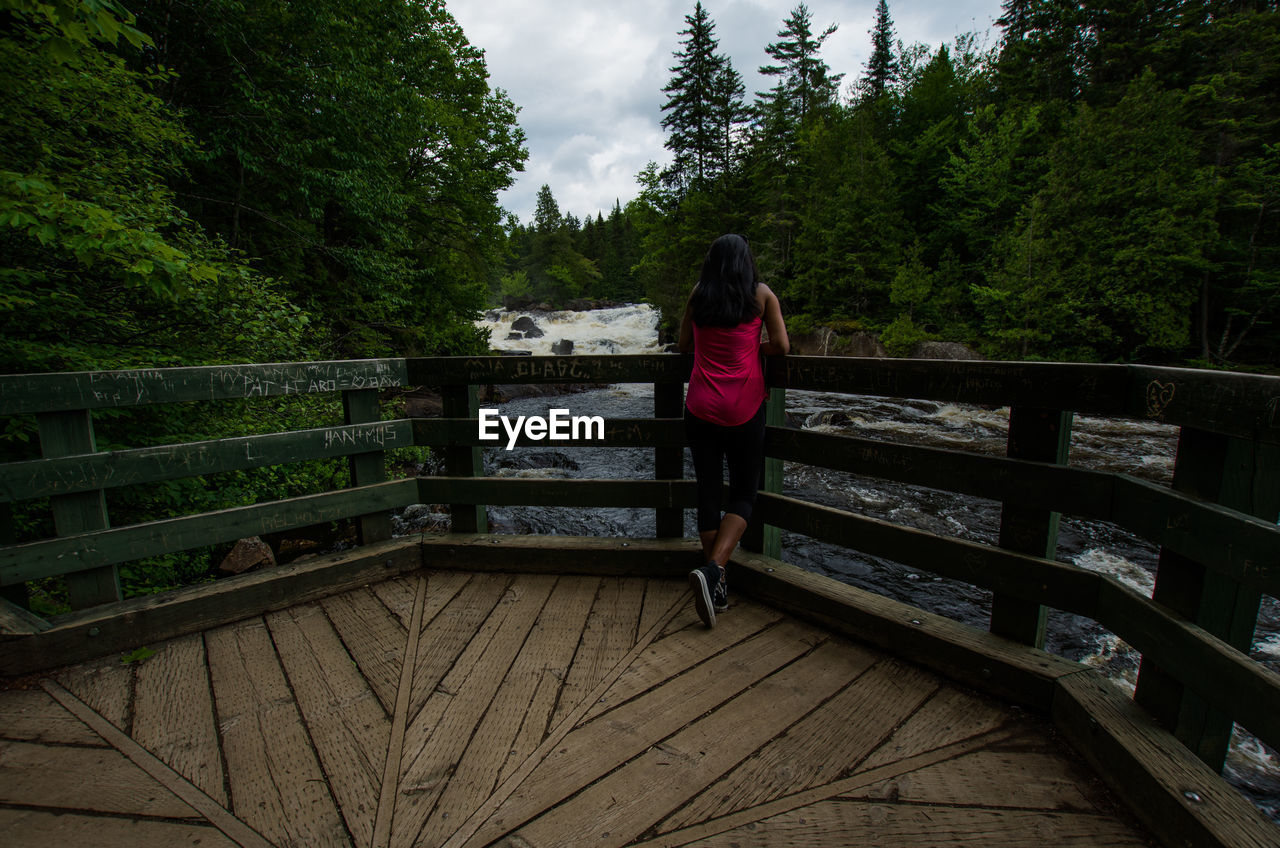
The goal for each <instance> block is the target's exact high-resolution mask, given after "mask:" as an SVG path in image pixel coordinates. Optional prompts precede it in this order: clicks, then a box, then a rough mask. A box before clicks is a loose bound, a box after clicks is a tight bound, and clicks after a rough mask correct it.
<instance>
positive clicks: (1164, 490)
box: [0, 354, 1280, 767]
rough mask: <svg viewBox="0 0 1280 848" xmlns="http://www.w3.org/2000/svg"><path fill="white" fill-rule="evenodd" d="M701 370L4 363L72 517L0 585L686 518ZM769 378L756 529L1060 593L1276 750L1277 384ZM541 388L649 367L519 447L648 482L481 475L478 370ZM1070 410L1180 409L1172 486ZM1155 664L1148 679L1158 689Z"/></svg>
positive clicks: (1166, 419)
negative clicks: (333, 477) (979, 413)
mask: <svg viewBox="0 0 1280 848" xmlns="http://www.w3.org/2000/svg"><path fill="white" fill-rule="evenodd" d="M691 367H692V360H691V357H689V356H684V355H674V354H645V355H630V356H589V357H574V356H570V357H560V356H554V357H547V356H536V357H535V356H504V357H435V358H404V359H379V360H365V361H354V362H316V363H278V364H267V365H237V366H209V367H200V368H177V369H154V370H130V371H108V372H82V373H77V374H47V375H10V376H0V414H3V415H5V416H22V415H34V416H36V419H37V421H38V423H39V427H40V431H41V445H40V447H41V450H42V452H43V454H44V456H43V458H38V459H37V458H30V459H23V460H21V461H16V462H10V463H7V464H4V465H0V506H3V505H5V504H12V503H16V502H20V501H29V500H33V499H40V498H49V499H50V504H51V508H52V510H53V512H54V515H55V518H56V519H57V533H58V535H57V537H55V538H50V539H42V540H35V541H28V542H25V543H23V544H16V545H8V546H6V547H3V548H0V586H4V587H12V586H16V585H17V584H20V583H23V582H26V581H30V580H37V579H45V578H49V577H58V576H66V578H67V579H68V580H69V581H70V580H72V579H75V580H78V581H81V582H80V583H77V584H76V585H77V586H82V588H81V589H79V590H78V594H77V592H73V593H72V598H73V605H74V606H76V607H77V608H79V607H82V606H85V605H89V604H93V603H100V602H102V601H104V600H108V601H109V600H111V592H110V591H105V592H104V591H102V590H101V587H102V585H104V584H107V583H109V582H110V580H109V579H105V578H104V575H108V572H109V570H110V569H111V568H114V567H116V566H119V565H121V564H124V563H127V562H130V561H134V560H138V559H146V558H149V557H155V556H159V555H163V554H172V553H177V552H180V551H184V550H189V549H192V548H198V547H203V546H208V545H214V544H222V543H226V542H231V541H235V540H236V539H239V538H243V537H245V536H252V535H260V534H263V533H270V532H282V531H287V530H292V529H297V528H301V527H306V526H311V525H315V524H322V523H326V522H331V521H339V520H352V519H354V520H358V521H359V522H360V528H361V540H362V541H376V540H378V539H385V538H387V537H389V535H390V527H389V521H388V519H387V514H388V512H389V511H391V510H395V509H400V508H403V507H405V506H408V505H409V504H411V503H443V504H448V505H450V508H451V511H452V513H453V515H454V529H455V530H458V531H470V532H474V531H476V530H483V529H484V523H485V513H484V509H483V508H484V506H486V505H495V506H496V505H543V506H560V507H570V508H572V507H583V506H600V507H631V508H642V509H653V510H655V513H656V516H657V520H658V525H657V526H658V533H657V535H659V536H672V535H676V536H678V535H682V527H683V522H682V518H681V516H682V514H683V511H684V510H686V509H688V508H690V507H691V506H693V504H694V484H693V482H692V481H689V480H684V479H681V478H682V477H683V460H682V448H683V443H684V431H683V422H682V420H681V418H680V415H681V410H682V402H683V383H684V382H686V381H687V379H688V376H689V373H690V369H691ZM767 378H768V382H769V384H770V385H771V386H772V387H774V389H775V392H774V393H773V394H774V397H775V398H776V399H775V401H773V403H774V404H775V406H774V408H773V409H771V412H770V422H771V424H770V426H769V427H768V428H767V436H766V455H767V456H768V457H769V458H770V462H771V463H773V465H772V466H771V468H772V470H771V471H770V477H769V478H768V480H769V481H770V482H768V485H766V486H765V488H764V490H763V491H762V493H761V496H760V508H759V510H758V512H759V520H758V521H757V522H756V523H755V524H754V525H753V527H754V531H753V532H755V533H756V535H755V537H754V538H755V543H756V544H757V545H760V544H762V542H761V541H760V540H761V539H764V538H767V537H764V536H762V535H760V532H759V525H760V523H761V522H763V523H764V524H768V525H770V526H771V527H774V528H780V529H782V530H786V531H788V532H792V533H799V534H803V535H806V536H811V537H813V538H816V539H820V540H822V541H825V542H829V543H832V544H838V545H842V546H846V547H850V548H853V549H856V550H858V551H861V552H863V553H866V554H869V555H872V556H876V557H882V558H884V559H888V560H892V561H895V562H899V563H902V564H904V565H908V566H910V567H912V568H914V569H919V570H922V571H928V572H931V573H934V574H938V575H941V576H944V577H947V578H950V579H953V580H959V581H963V582H965V583H969V584H972V585H974V586H979V587H982V588H985V589H988V590H990V591H992V592H993V593H994V598H995V601H994V606H993V619H992V629H993V630H996V631H997V632H1001V633H1002V634H1003V635H1009V636H1011V637H1013V638H1017V639H1020V640H1022V641H1026V642H1029V643H1032V644H1036V642H1037V626H1038V627H1039V628H1040V632H1041V633H1042V631H1043V620H1044V619H1043V610H1044V609H1045V608H1054V609H1059V610H1064V611H1067V612H1071V613H1075V614H1078V615H1082V616H1086V617H1088V618H1090V619H1092V620H1094V621H1096V622H1098V623H1099V624H1101V625H1102V626H1103V627H1105V628H1107V629H1108V630H1110V631H1112V632H1114V633H1115V634H1117V635H1118V636H1120V637H1121V638H1123V639H1124V640H1125V641H1126V642H1128V643H1129V644H1131V645H1133V646H1134V647H1135V648H1136V649H1137V650H1139V651H1141V652H1142V655H1143V660H1144V668H1143V674H1142V676H1140V679H1139V696H1140V697H1139V700H1140V701H1141V702H1143V704H1144V706H1147V707H1148V708H1152V709H1153V711H1154V712H1156V713H1157V715H1158V717H1160V718H1161V720H1162V721H1164V722H1165V723H1166V724H1167V725H1169V726H1171V727H1176V728H1177V730H1178V733H1179V736H1180V737H1181V738H1182V739H1183V741H1184V742H1185V743H1186V744H1188V746H1189V747H1191V748H1192V749H1193V750H1196V751H1197V752H1198V753H1200V754H1201V756H1202V757H1204V758H1205V759H1206V761H1209V762H1211V764H1215V765H1216V766H1218V767H1220V766H1221V760H1220V755H1221V753H1222V752H1223V751H1224V750H1225V748H1224V743H1222V740H1221V737H1222V736H1223V732H1224V731H1223V729H1222V728H1223V726H1224V725H1223V721H1225V722H1226V725H1225V726H1226V728H1227V731H1226V732H1227V733H1229V728H1230V721H1232V720H1234V721H1238V722H1240V723H1241V724H1242V725H1244V726H1245V727H1247V728H1248V729H1249V730H1250V731H1252V732H1253V733H1255V734H1256V735H1257V736H1258V737H1259V738H1261V739H1263V740H1264V741H1266V742H1268V743H1269V744H1271V745H1275V746H1277V747H1280V675H1277V674H1276V673H1275V672H1273V671H1270V670H1269V669H1267V668H1266V667H1264V666H1263V665H1262V664H1260V663H1257V662H1254V661H1253V660H1251V659H1250V658H1249V657H1248V655H1247V649H1248V640H1247V639H1246V638H1244V636H1243V635H1242V634H1246V633H1247V634H1248V636H1251V635H1252V630H1253V622H1254V621H1255V620H1256V616H1257V604H1258V600H1259V599H1260V598H1261V596H1262V595H1264V594H1265V595H1269V596H1272V597H1276V596H1277V595H1278V594H1280V528H1277V526H1276V517H1277V516H1276V515H1275V514H1274V513H1275V512H1276V511H1277V510H1280V502H1277V501H1280V498H1277V497H1274V496H1273V495H1272V494H1271V491H1270V490H1269V489H1267V486H1268V485H1270V486H1271V488H1272V489H1274V488H1275V487H1274V483H1273V482H1272V483H1270V484H1268V483H1267V482H1266V481H1268V480H1270V481H1273V480H1274V479H1275V478H1274V477H1270V476H1266V475H1271V474H1275V473H1277V472H1280V447H1278V446H1280V379H1277V378H1273V377H1261V376H1254V375H1237V374H1223V373H1218V372H1208V371H1195V370H1186V369H1172V368H1156V367H1148V366H1135V365H1090V364H1082V365H1077V364H1063V363H992V362H937V361H920V360H882V359H858V358H825V357H785V358H782V357H775V358H771V359H770V360H769V362H768V363H767ZM539 383H551V384H571V383H577V384H613V383H649V384H652V385H653V386H654V396H655V397H654V416H653V417H648V418H625V419H606V420H605V421H604V422H603V438H599V439H595V438H592V439H585V440H578V441H574V440H572V439H570V440H564V441H558V442H556V441H549V440H547V439H545V438H543V439H537V438H533V437H530V436H529V435H525V434H522V435H520V436H519V437H518V438H517V439H516V441H515V446H517V447H527V446H547V445H549V444H560V445H566V446H568V445H574V444H591V445H595V446H604V447H641V448H651V449H653V450H654V463H655V473H654V477H655V478H656V479H648V480H566V479H554V480H548V479H536V480H535V479H520V478H486V477H484V476H483V469H482V466H481V463H480V459H479V456H480V454H479V451H480V450H481V449H482V448H484V447H486V446H488V447H495V446H496V447H500V448H505V447H506V446H507V436H506V434H505V433H503V434H502V436H501V438H500V439H499V440H497V441H487V440H485V439H482V438H480V433H479V429H478V417H477V416H478V402H477V400H476V392H475V389H476V387H477V386H482V385H493V384H539ZM406 386H434V387H439V389H440V390H441V394H442V397H443V401H444V411H443V416H442V417H439V418H430V419H423V418H416V419H412V420H410V419H397V420H382V419H381V409H380V406H379V402H378V398H379V392H380V391H383V390H388V389H399V388H402V387H406ZM784 389H789V390H798V391H813V392H824V393H837V394H855V395H875V396H883V397H892V398H903V399H921V400H930V401H937V402H944V403H967V404H981V405H990V406H997V405H998V406H1008V407H1010V409H1011V410H1012V411H1011V415H1010V437H1009V438H1010V446H1009V455H1008V456H1003V457H1002V456H987V455H981V454H976V453H970V452H965V451H962V450H954V449H943V448H933V447H922V446H915V445H909V444H897V443H888V442H884V441H879V440H874V439H867V438H858V437H853V436H844V435H835V434H829V433H818V432H810V431H800V430H796V429H792V428H788V427H785V426H781V422H782V417H781V416H782V412H781V408H780V405H779V404H780V403H781V402H782V397H783V396H782V392H781V391H780V390H784ZM335 392H340V393H341V394H342V396H343V399H344V410H345V421H344V423H342V424H335V425H333V426H328V427H319V428H314V429H310V430H304V431H294V432H277V433H268V434H262V435H246V436H238V437H233V438H225V439H217V440H209V441H201V442H192V443H187V444H179V445H163V446H157V447H138V448H128V449H122V450H116V451H97V450H96V449H95V447H94V441H93V414H94V413H95V412H96V411H100V410H105V409H110V408H125V407H137V406H144V405H148V404H165V403H181V402H191V401H225V402H232V401H236V400H245V399H252V398H257V397H278V396H291V395H311V394H324V393H335ZM552 405H553V406H554V405H556V404H555V403H553V404H552ZM564 405H565V406H569V405H571V401H570V400H569V399H566V400H565V403H564ZM1073 414H1083V415H1093V416H1104V417H1120V418H1133V419H1137V420H1143V421H1159V422H1163V423H1165V424H1169V425H1173V426H1178V427H1181V428H1182V445H1181V447H1180V449H1179V458H1178V465H1177V469H1176V470H1175V476H1174V485H1173V487H1172V488H1169V487H1165V486H1161V485H1157V484H1154V483H1150V482H1147V481H1144V480H1139V479H1137V478H1134V477H1131V476H1128V475H1124V474H1117V473H1113V472H1103V471H1091V470H1086V469H1082V468H1077V467H1072V466H1071V465H1070V464H1069V462H1068V452H1067V448H1066V444H1067V441H1066V439H1067V435H1068V434H1069V429H1070V424H1071V416H1072V415H1073ZM409 446H426V447H431V448H433V449H437V450H440V451H442V452H443V455H444V457H445V459H446V463H445V466H446V468H445V472H446V473H445V474H444V475H442V476H438V477H419V478H416V479H403V480H395V481H384V480H383V478H382V456H383V452H384V451H386V450H390V449H394V448H399V447H409ZM341 457H346V458H348V460H349V461H350V463H351V467H352V471H353V474H352V487H351V488H348V489H343V490H339V491H332V492H322V493H316V494H311V495H306V496H303V497H296V498H289V499H284V500H278V501H271V502H267V503H261V504H255V505H251V506H242V507H236V508H233V509H227V510H222V511H219V512H212V513H202V514H196V515H184V516H178V517H173V518H166V519H163V520H159V521H152V522H148V523H144V524H136V525H132V526H127V527H118V528H111V527H109V526H108V522H107V517H106V511H105V501H103V492H104V491H107V490H110V489H114V488H118V487H124V486H136V485H146V484H151V483H163V482H166V481H171V480H177V479H182V478H188V477H204V476H207V475H212V474H219V473H223V472H229V471H243V470H248V469H254V468H260V467H266V466H276V465H285V464H290V463H298V462H308V461H314V460H322V459H333V458H341ZM782 462H790V463H800V464H805V465H812V466H815V467H821V468H826V469H831V470H835V471H841V472H847V473H851V474H855V475H861V476H867V477H873V478H879V479H886V480H892V481H895V482H899V483H904V484H907V485H914V486H924V487H929V488H934V489H939V490H944V491H948V492H954V493H959V494H965V495H969V496H973V497H979V498H986V499H990V500H993V501H998V502H1000V503H1001V504H1003V515H1004V519H1003V520H1002V528H1001V538H1000V540H999V543H998V544H997V545H988V544H981V543H977V542H972V541H967V540H963V539H958V538H953V537H946V536H941V535H936V534H933V533H929V532H926V531H922V530H916V529H912V528H908V527H903V526H899V525H894V524H891V523H888V522H885V521H880V520H877V519H872V518H869V517H866V516H862V515H858V514H856V513H852V512H848V511H845V510H840V509H835V508H832V507H827V506H820V505H816V504H813V503H809V502H807V501H804V500H801V499H798V498H795V497H788V496H784V495H783V494H781V487H780V485H779V481H780V474H779V473H778V466H779V464H780V463H782ZM1241 469H1244V470H1243V471H1242V470H1241ZM1058 514H1068V515H1076V516H1080V517H1084V518H1089V519H1096V520H1103V521H1109V522H1113V523H1115V524H1116V525H1118V526H1120V527H1123V528H1125V529H1127V530H1129V531H1131V532H1133V533H1135V534H1137V535H1138V536H1140V537H1142V538H1144V539H1146V540H1148V541H1149V542H1151V543H1153V544H1155V545H1158V546H1160V548H1161V550H1162V556H1161V565H1160V570H1159V573H1158V574H1157V581H1156V586H1157V589H1156V597H1155V599H1154V600H1153V599H1152V598H1148V597H1145V596H1143V595H1141V594H1139V593H1137V592H1135V591H1134V590H1133V589H1131V588H1129V587H1128V586H1125V585H1123V584H1121V583H1120V582H1119V581H1117V580H1116V579H1114V578H1112V577H1109V576H1106V575H1101V574H1098V573H1095V572H1091V571H1088V570H1086V569H1083V568H1080V567H1077V566H1075V565H1071V564H1068V563H1063V562H1058V561H1056V560H1055V559H1054V558H1053V547H1054V544H1055V538H1056V529H1055V527H1056V520H1057V518H1056V516H1057V515H1058ZM775 538H776V537H775ZM764 544H767V543H764ZM108 576H109V575H108ZM82 584H83V585H82ZM84 587H88V588H84ZM1188 587H1190V588H1188ZM116 596H117V597H118V591H117V595H116ZM1037 619H1038V621H1039V623H1038V624H1037ZM997 620H999V624H998V623H997ZM1224 621H1225V622H1226V623H1223V622H1224ZM1148 662H1150V663H1151V665H1152V668H1150V669H1148V667H1147V663H1148ZM1161 675H1163V676H1164V677H1163V678H1162V677H1161ZM1144 678H1145V679H1147V680H1150V681H1155V683H1153V684H1151V685H1148V686H1144V683H1143V680H1144ZM1170 681H1172V684H1173V687H1172V688H1170V686H1169V682H1170ZM1157 684H1158V685H1157ZM1144 691H1146V692H1147V693H1148V694H1147V695H1146V696H1143V692H1144ZM1152 692H1154V693H1156V694H1154V695H1153V694H1150V693H1152ZM1144 698H1145V699H1144ZM1153 705H1154V706H1153ZM1197 710H1198V711H1199V712H1197ZM1205 710H1208V712H1207V713H1206V712H1205ZM1215 713H1216V714H1218V716H1219V717H1218V718H1216V719H1215V718H1213V717H1212V716H1213V715H1214V714H1215ZM1188 715H1192V716H1200V718H1198V719H1197V720H1196V721H1190V720H1188V719H1187V718H1186V716H1188ZM1205 716H1209V717H1208V718H1205ZM1206 740H1210V741H1209V742H1206ZM1213 740H1216V741H1213ZM1215 746H1216V750H1217V752H1216V753H1215ZM1215 760H1216V762H1215Z"/></svg>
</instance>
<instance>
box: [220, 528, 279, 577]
mask: <svg viewBox="0 0 1280 848" xmlns="http://www.w3.org/2000/svg"><path fill="white" fill-rule="evenodd" d="M275 564H276V555H275V554H274V553H272V551H271V546H270V545H268V544H267V543H266V542H264V541H262V539H260V538H258V537H257V536H251V537H249V538H248V539H241V540H240V541H238V542H236V544H235V547H233V548H232V549H231V553H229V554H227V557H226V559H224V560H223V561H222V564H221V565H219V566H218V568H219V570H221V571H225V572H227V573H228V574H243V573H244V572H246V571H248V570H249V569H251V568H258V567H260V566H262V567H265V566H272V565H275Z"/></svg>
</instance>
